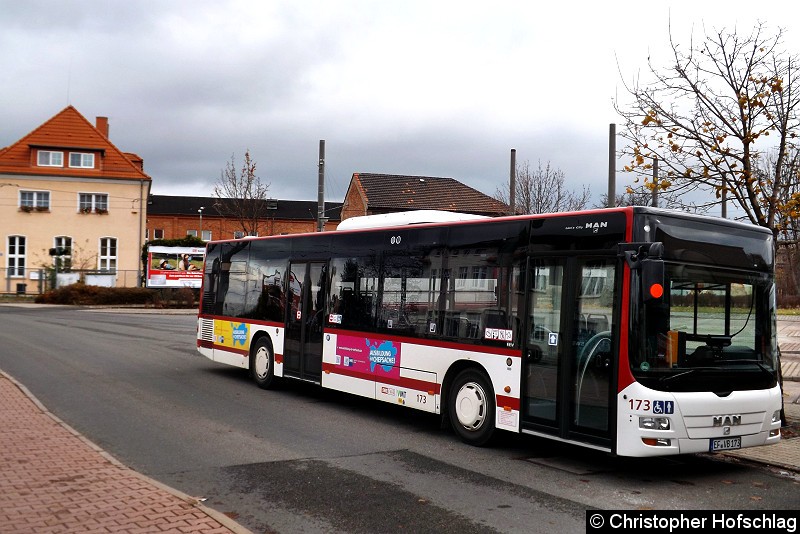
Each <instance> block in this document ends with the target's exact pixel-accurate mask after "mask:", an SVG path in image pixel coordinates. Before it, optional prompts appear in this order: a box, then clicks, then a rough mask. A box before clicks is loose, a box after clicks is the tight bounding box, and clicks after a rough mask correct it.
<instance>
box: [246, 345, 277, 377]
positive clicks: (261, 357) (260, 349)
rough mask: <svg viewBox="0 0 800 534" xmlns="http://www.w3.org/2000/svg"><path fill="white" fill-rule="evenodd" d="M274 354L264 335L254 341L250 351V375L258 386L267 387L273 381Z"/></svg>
mask: <svg viewBox="0 0 800 534" xmlns="http://www.w3.org/2000/svg"><path fill="white" fill-rule="evenodd" d="M274 367H275V355H274V353H273V351H272V344H271V343H270V342H269V340H268V339H267V338H266V337H262V338H261V339H259V340H258V341H256V344H255V346H254V347H253V350H252V351H251V352H250V375H251V376H252V377H253V380H255V382H256V384H258V387H260V388H263V389H269V388H270V387H272V386H273V385H274V383H275V369H274Z"/></svg>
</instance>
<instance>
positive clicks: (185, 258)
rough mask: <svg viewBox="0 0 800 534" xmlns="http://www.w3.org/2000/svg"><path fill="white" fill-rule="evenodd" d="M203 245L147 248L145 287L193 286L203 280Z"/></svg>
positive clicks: (200, 283)
mask: <svg viewBox="0 0 800 534" xmlns="http://www.w3.org/2000/svg"><path fill="white" fill-rule="evenodd" d="M205 253H206V249H205V248H203V247H157V246H152V247H148V249H147V287H193V288H199V287H200V286H201V285H202V282H203V260H204V259H205Z"/></svg>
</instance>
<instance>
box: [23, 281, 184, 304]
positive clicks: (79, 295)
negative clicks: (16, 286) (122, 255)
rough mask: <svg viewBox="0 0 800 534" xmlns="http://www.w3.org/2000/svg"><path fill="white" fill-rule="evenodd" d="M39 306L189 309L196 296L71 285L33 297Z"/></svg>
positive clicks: (180, 290) (181, 292) (175, 291)
mask: <svg viewBox="0 0 800 534" xmlns="http://www.w3.org/2000/svg"><path fill="white" fill-rule="evenodd" d="M36 302H37V303H40V304H70V305H78V306H91V305H139V306H151V307H154V308H168V307H177V308H192V307H194V303H195V293H194V291H192V290H191V289H190V288H188V287H184V288H174V289H173V288H169V289H147V288H143V287H99V286H87V285H86V284H83V283H77V284H70V285H68V286H64V287H61V288H58V289H54V290H52V291H48V292H47V293H44V294H42V295H39V296H37V297H36Z"/></svg>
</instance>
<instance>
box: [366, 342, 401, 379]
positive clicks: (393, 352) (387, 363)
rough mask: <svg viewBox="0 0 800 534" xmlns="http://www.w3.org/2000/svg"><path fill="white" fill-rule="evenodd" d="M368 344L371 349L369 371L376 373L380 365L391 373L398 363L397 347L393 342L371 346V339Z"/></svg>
mask: <svg viewBox="0 0 800 534" xmlns="http://www.w3.org/2000/svg"><path fill="white" fill-rule="evenodd" d="M366 342H367V348H368V349H369V371H370V372H374V371H375V367H376V366H378V365H379V366H381V368H382V369H383V370H384V371H386V372H387V373H388V372H389V371H391V370H392V367H394V366H395V363H396V362H397V347H395V346H394V345H392V342H391V341H384V342H382V343H380V345H379V344H378V343H377V342H376V343H375V345H370V342H369V339H367V340H366Z"/></svg>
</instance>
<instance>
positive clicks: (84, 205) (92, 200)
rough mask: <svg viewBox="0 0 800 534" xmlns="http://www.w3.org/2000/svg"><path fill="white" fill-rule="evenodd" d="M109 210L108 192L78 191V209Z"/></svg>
mask: <svg viewBox="0 0 800 534" xmlns="http://www.w3.org/2000/svg"><path fill="white" fill-rule="evenodd" d="M86 210H88V211H90V212H92V211H95V212H96V211H100V210H105V211H108V193H78V211H86Z"/></svg>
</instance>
